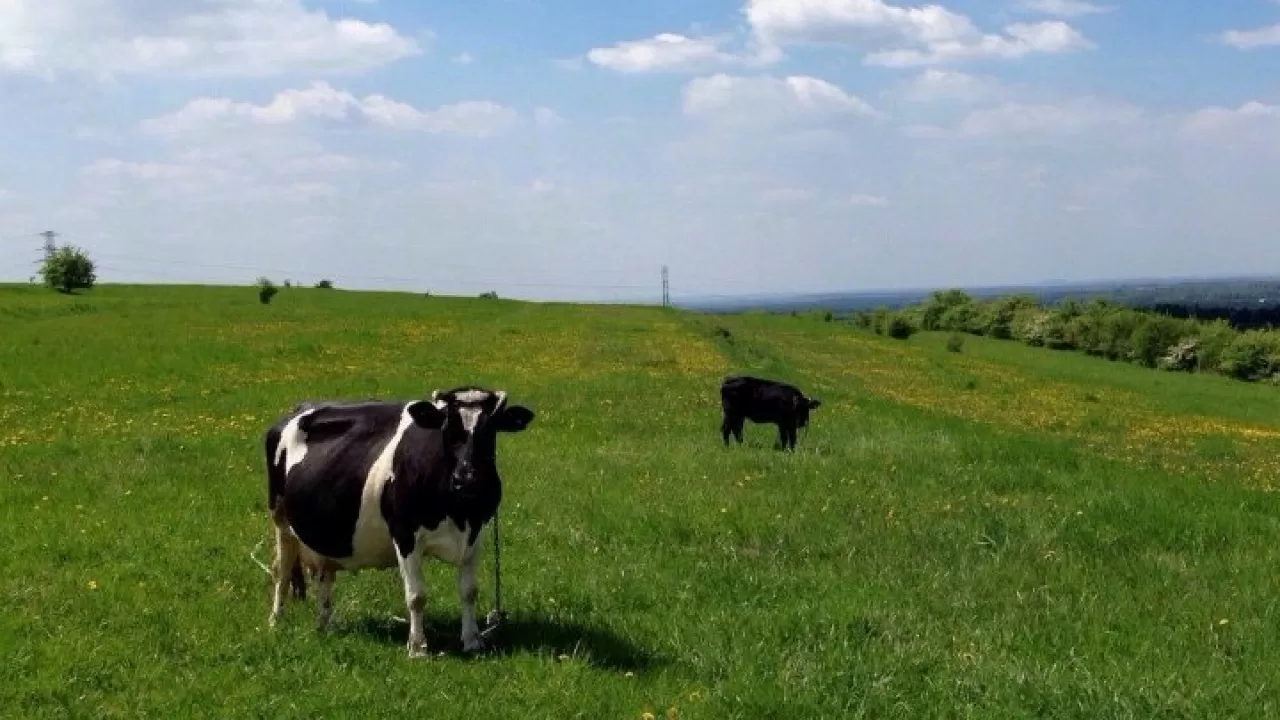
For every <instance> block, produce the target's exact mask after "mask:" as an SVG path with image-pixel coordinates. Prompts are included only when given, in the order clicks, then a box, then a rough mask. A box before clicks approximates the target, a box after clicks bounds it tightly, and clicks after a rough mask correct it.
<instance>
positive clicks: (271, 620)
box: [267, 525, 299, 627]
mask: <svg viewBox="0 0 1280 720" xmlns="http://www.w3.org/2000/svg"><path fill="white" fill-rule="evenodd" d="M298 553H299V547H298V539H297V538H295V537H294V536H293V535H292V534H291V533H290V532H289V531H288V530H285V529H284V528H282V527H280V526H279V525H276V557H275V563H273V564H272V567H271V579H272V581H273V584H274V588H273V590H274V592H273V597H272V602H271V615H270V616H269V617H268V618H267V624H268V625H269V626H271V627H275V626H276V623H277V622H279V621H280V616H281V615H283V614H284V603H285V600H286V599H287V598H288V597H289V584H290V582H289V580H290V578H291V577H292V576H293V574H294V572H295V570H296V567H297V564H298Z"/></svg>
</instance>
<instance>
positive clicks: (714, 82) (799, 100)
mask: <svg viewBox="0 0 1280 720" xmlns="http://www.w3.org/2000/svg"><path fill="white" fill-rule="evenodd" d="M684 112H685V113H686V114H687V115H690V116H694V117H699V118H704V119H709V120H714V121H718V122H724V123H731V124H764V125H769V124H777V123H789V122H796V121H804V120H830V119H839V118H858V117H862V118H881V117H884V114H883V113H881V112H880V111H879V110H876V109H875V108H873V107H872V106H871V105H869V104H868V103H867V102H866V101H864V100H862V99H861V98H859V97H857V96H856V95H852V94H850V93H847V92H845V91H844V90H842V89H840V88H839V87H837V86H835V85H833V84H831V83H829V82H827V81H825V80H820V79H818V78H815V77H809V76H806V75H790V76H787V77H782V78H779V77H772V76H756V77H742V76H734V75H726V74H723V73H720V74H716V75H710V76H707V77H700V78H695V79H694V80H691V81H690V82H689V83H688V84H687V85H685V88H684Z"/></svg>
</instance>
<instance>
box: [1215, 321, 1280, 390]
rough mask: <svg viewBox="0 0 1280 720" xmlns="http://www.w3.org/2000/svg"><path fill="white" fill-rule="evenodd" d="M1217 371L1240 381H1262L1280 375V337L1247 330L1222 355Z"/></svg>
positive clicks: (1262, 331)
mask: <svg viewBox="0 0 1280 720" xmlns="http://www.w3.org/2000/svg"><path fill="white" fill-rule="evenodd" d="M1219 369H1220V370H1221V371H1222V372H1223V373H1224V374H1226V375H1230V376H1231V377H1234V378H1238V379H1240V380H1264V379H1268V378H1270V377H1271V376H1272V375H1274V374H1276V373H1278V372H1280V334H1277V333H1275V332H1269V331H1266V330H1249V331H1248V332H1243V333H1240V334H1238V335H1236V337H1235V339H1234V340H1232V341H1231V344H1230V345H1228V346H1227V347H1226V349H1224V350H1223V352H1222V361H1221V363H1220V365H1219Z"/></svg>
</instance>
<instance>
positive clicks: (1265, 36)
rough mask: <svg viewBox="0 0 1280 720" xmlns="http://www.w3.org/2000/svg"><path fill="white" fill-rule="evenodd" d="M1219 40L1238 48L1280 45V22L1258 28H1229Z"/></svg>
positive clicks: (1251, 48)
mask: <svg viewBox="0 0 1280 720" xmlns="http://www.w3.org/2000/svg"><path fill="white" fill-rule="evenodd" d="M1218 39H1219V41H1221V42H1223V43H1226V44H1227V45H1230V46H1231V47H1234V48H1236V49H1238V50H1253V49H1255V48H1260V47H1273V46H1276V45H1280V23H1277V24H1275V25H1270V26H1267V27H1261V28H1258V29H1256V30H1228V31H1226V32H1224V33H1222V34H1221V35H1219V36H1218Z"/></svg>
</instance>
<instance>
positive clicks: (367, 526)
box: [334, 405, 413, 570]
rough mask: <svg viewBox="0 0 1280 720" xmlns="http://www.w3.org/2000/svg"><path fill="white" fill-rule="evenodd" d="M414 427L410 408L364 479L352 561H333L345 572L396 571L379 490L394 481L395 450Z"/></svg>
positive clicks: (340, 559) (352, 541) (389, 533)
mask: <svg viewBox="0 0 1280 720" xmlns="http://www.w3.org/2000/svg"><path fill="white" fill-rule="evenodd" d="M412 424H413V416H411V415H410V414H409V405H406V406H405V407H404V410H402V411H401V413H400V424H399V425H398V426H397V427H396V432H395V434H394V435H392V436H391V440H389V441H388V442H387V444H386V447H384V448H382V452H381V453H380V454H379V455H378V459H377V460H374V461H373V465H371V466H370V467H369V473H368V474H367V475H366V476H365V481H364V490H363V491H362V492H361V494H360V514H359V515H358V516H357V517H356V528H355V533H354V534H353V536H352V538H351V557H347V558H334V561H335V562H337V563H338V564H339V565H341V566H342V567H343V568H344V569H346V570H359V569H362V568H370V567H372V568H390V567H396V565H397V563H398V560H397V555H396V549H395V543H393V542H392V540H391V530H390V528H388V527H387V520H386V518H384V517H383V516H382V490H383V488H385V487H386V486H387V484H388V483H390V482H394V481H395V473H394V466H393V464H392V463H393V461H394V460H395V456H396V448H398V447H400V441H401V439H403V438H404V433H405V431H406V430H408V429H409V426H410V425H412Z"/></svg>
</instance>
